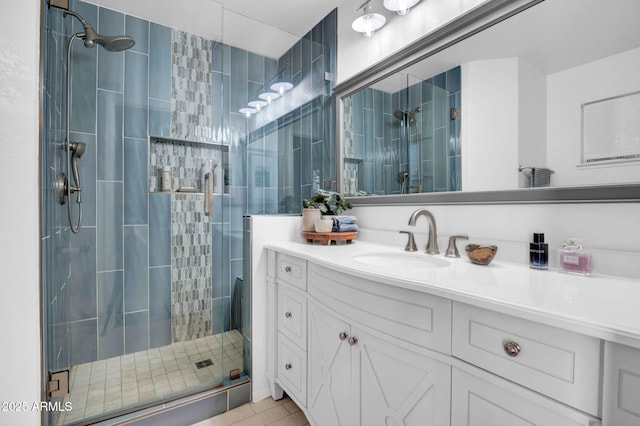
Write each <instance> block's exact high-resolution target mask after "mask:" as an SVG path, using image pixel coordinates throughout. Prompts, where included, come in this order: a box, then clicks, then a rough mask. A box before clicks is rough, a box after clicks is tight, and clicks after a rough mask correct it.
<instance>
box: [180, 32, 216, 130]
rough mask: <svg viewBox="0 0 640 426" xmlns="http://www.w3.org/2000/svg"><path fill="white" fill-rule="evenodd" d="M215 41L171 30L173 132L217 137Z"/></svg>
mask: <svg viewBox="0 0 640 426" xmlns="http://www.w3.org/2000/svg"><path fill="white" fill-rule="evenodd" d="M213 44H214V42H213V40H207V39H204V38H202V37H198V36H195V35H193V34H188V33H185V32H183V31H177V30H174V31H172V33H171V48H172V49H171V52H172V54H171V135H173V136H175V137H177V138H181V139H190V140H196V141H212V140H213V130H212V129H213V100H212V97H213V93H212V90H211V82H212V81H213V77H212V71H211V70H212V62H213Z"/></svg>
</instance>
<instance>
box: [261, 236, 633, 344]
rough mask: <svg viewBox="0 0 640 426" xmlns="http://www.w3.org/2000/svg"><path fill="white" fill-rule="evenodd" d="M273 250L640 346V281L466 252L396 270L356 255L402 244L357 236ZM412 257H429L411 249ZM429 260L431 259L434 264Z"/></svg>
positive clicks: (281, 245) (275, 244)
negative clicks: (486, 261)
mask: <svg viewBox="0 0 640 426" xmlns="http://www.w3.org/2000/svg"><path fill="white" fill-rule="evenodd" d="M265 247H266V248H267V249H272V250H276V251H279V252H282V253H286V254H290V255H294V256H298V257H300V258H303V259H306V260H308V261H311V262H313V263H316V264H318V265H321V266H326V267H328V268H331V269H333V270H336V271H340V272H343V273H345V274H350V275H354V276H358V277H362V278H367V279H371V280H374V281H378V282H383V283H386V284H388V285H392V286H396V287H401V288H406V289H411V290H415V291H419V292H425V293H430V294H434V295H437V296H441V297H445V298H448V299H452V300H456V301H460V302H464V303H469V304H472V305H475V306H479V307H484V308H488V309H492V310H496V311H499V312H502V313H506V314H510V315H515V316H518V317H521V318H526V319H530V320H533V321H538V322H541V323H544V324H548V325H552V326H556V327H561V328H564V329H567V330H572V331H576V332H579V333H582V334H586V335H590V336H594V337H597V338H601V339H605V340H609V341H613V342H617V343H621V344H626V345H630V346H634V347H636V348H640V282H638V281H637V280H631V279H625V278H617V277H610V276H595V275H593V276H590V277H583V276H578V275H570V274H563V273H559V272H557V271H555V270H547V271H538V270H534V269H530V268H529V267H527V266H526V265H520V264H513V263H506V262H495V261H494V262H492V263H491V264H490V265H488V266H482V265H475V264H472V263H471V262H470V261H469V260H468V259H467V258H466V255H465V254H464V253H461V255H462V256H463V257H462V258H459V259H451V258H447V257H444V256H443V255H442V254H441V255H437V256H435V257H437V258H439V259H443V260H446V261H447V262H450V265H449V266H446V267H440V268H425V269H415V268H404V269H403V268H389V267H388V266H378V265H369V264H365V263H361V262H357V261H355V260H353V256H357V255H359V254H364V253H398V254H404V253H405V252H404V250H403V248H402V247H392V246H386V245H379V244H374V243H369V242H362V241H354V242H353V243H352V244H344V245H337V246H330V245H328V246H322V245H311V244H304V243H299V242H272V243H269V244H266V246H265ZM407 255H409V256H424V257H429V256H430V255H427V254H424V253H407ZM427 261H428V260H425V262H427Z"/></svg>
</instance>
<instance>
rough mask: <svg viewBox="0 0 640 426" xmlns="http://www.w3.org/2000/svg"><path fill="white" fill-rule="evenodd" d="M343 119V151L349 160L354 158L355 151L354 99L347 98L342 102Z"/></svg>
mask: <svg viewBox="0 0 640 426" xmlns="http://www.w3.org/2000/svg"><path fill="white" fill-rule="evenodd" d="M342 108H343V111H344V113H343V114H342V117H343V135H342V149H343V151H344V152H343V155H344V156H345V157H347V158H353V157H354V149H353V99H352V98H351V96H347V97H346V98H344V99H343V101H342Z"/></svg>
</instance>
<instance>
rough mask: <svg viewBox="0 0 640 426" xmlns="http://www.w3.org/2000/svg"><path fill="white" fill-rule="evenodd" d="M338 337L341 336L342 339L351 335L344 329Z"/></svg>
mask: <svg viewBox="0 0 640 426" xmlns="http://www.w3.org/2000/svg"><path fill="white" fill-rule="evenodd" d="M338 337H340V340H346V339H347V337H349V335H348V334H347V333H345V332H344V331H343V332H342V333H340V334H339V336H338Z"/></svg>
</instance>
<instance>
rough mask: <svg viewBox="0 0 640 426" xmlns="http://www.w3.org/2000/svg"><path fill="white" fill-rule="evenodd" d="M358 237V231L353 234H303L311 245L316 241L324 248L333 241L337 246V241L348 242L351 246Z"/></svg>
mask: <svg viewBox="0 0 640 426" xmlns="http://www.w3.org/2000/svg"><path fill="white" fill-rule="evenodd" d="M357 235H358V231H352V232H307V231H305V232H303V233H302V237H303V238H305V239H306V240H307V242H308V243H309V244H313V242H314V241H320V243H321V244H322V245H323V246H326V245H328V244H329V242H331V241H333V243H334V244H335V243H336V241H346V242H347V244H351V241H353V240H354V239H355V238H356V236H357Z"/></svg>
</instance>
